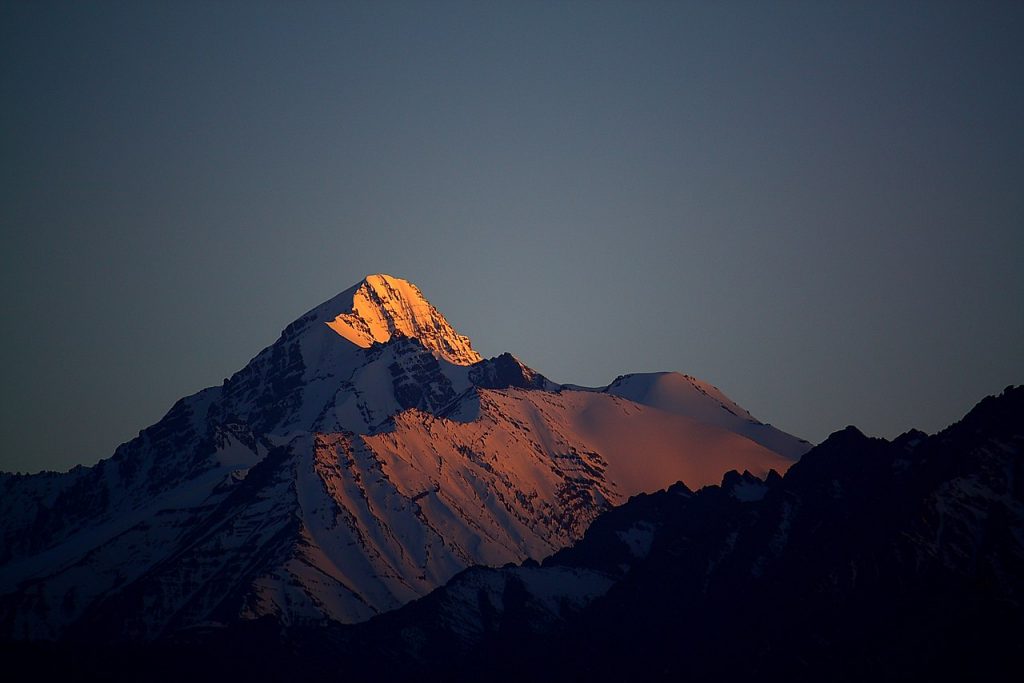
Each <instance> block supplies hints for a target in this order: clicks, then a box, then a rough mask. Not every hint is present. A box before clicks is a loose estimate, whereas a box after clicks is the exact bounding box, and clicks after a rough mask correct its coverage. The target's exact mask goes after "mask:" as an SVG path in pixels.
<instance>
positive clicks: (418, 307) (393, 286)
mask: <svg viewBox="0 0 1024 683" xmlns="http://www.w3.org/2000/svg"><path fill="white" fill-rule="evenodd" d="M349 293H351V297H352V298H351V308H350V309H349V310H348V311H344V312H342V313H339V314H337V315H336V317H335V318H334V319H333V320H330V321H329V322H327V326H328V327H330V328H331V329H332V330H334V331H335V332H337V333H338V334H339V335H341V336H342V337H344V338H345V339H347V340H349V341H350V342H352V343H353V344H356V345H357V346H361V347H363V348H366V347H369V346H370V345H371V344H373V343H374V342H386V341H388V340H389V339H391V337H392V336H394V335H395V334H396V333H397V334H401V335H404V336H406V337H415V338H416V339H418V340H419V341H420V343H422V344H423V346H425V347H426V348H428V349H430V350H431V351H434V352H436V353H437V354H438V355H440V356H441V357H443V358H445V359H446V360H448V361H450V362H452V363H456V364H458V365H471V364H472V363H476V362H477V361H479V360H481V357H480V354H478V353H477V352H476V351H475V350H473V346H472V344H470V341H469V338H468V337H464V336H462V335H461V334H459V333H458V332H456V331H455V329H454V328H453V327H452V326H451V325H450V324H449V323H448V321H447V320H445V318H444V316H443V315H441V313H440V311H438V310H437V309H436V308H434V307H433V306H432V305H431V304H430V302H429V301H427V300H426V299H425V298H424V297H423V293H422V292H420V290H419V288H418V287H416V285H414V284H412V283H411V282H408V281H406V280H403V279H401V278H397V277H392V276H390V275H384V274H382V273H379V274H376V275H368V276H366V277H365V278H363V280H362V281H361V282H360V283H358V284H357V285H356V286H355V287H352V288H351V289H349V290H346V292H345V294H346V295H348V294H349ZM338 299H344V300H347V299H348V297H347V296H345V297H338ZM338 299H336V301H338ZM338 303H339V304H340V303H342V301H338ZM346 303H347V301H346ZM332 313H333V311H332Z"/></svg>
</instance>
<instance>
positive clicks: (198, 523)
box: [0, 275, 792, 639]
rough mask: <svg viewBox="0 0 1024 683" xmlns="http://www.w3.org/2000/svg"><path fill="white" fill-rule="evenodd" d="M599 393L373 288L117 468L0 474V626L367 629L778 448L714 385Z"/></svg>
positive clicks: (206, 399) (303, 326)
mask: <svg viewBox="0 0 1024 683" xmlns="http://www.w3.org/2000/svg"><path fill="white" fill-rule="evenodd" d="M613 394H614V392H612V391H609V392H607V393H595V392H584V391H575V390H572V389H568V388H563V387H561V386H559V385H557V384H554V383H552V382H550V381H549V380H547V379H546V378H544V377H543V376H542V375H540V374H538V373H536V372H535V371H533V370H531V369H530V368H528V367H526V366H525V365H523V364H522V363H520V362H519V361H518V360H516V359H515V358H514V357H513V356H511V355H510V354H503V355H501V356H498V357H496V358H493V359H489V360H481V359H480V356H479V354H477V352H476V351H475V350H473V348H472V345H471V344H470V342H469V340H468V339H467V338H466V337H464V336H462V335H460V334H458V333H457V332H456V331H455V330H454V329H453V328H452V327H451V325H450V324H449V323H448V322H447V321H446V320H445V319H444V317H443V316H442V315H441V314H440V313H439V312H438V311H437V309H435V308H434V307H433V306H432V305H430V304H429V303H428V302H427V301H426V299H424V298H423V296H422V294H421V293H420V291H419V290H418V289H417V288H416V287H415V286H413V285H411V284H410V283H407V282H405V281H403V280H400V279H398V278H393V277H390V276H385V275H377V276H370V277H367V278H366V279H365V280H363V281H361V282H360V283H358V284H357V285H355V286H354V287H352V288H350V289H348V290H346V291H345V292H343V293H342V294H339V295H338V296H337V297H334V298H333V299H331V300H330V301H328V302H325V303H324V304H322V305H320V306H318V307H316V308H314V309H312V310H311V311H309V312H308V313H306V314H305V315H303V316H302V317H300V318H299V319H298V320H296V321H295V322H294V323H292V324H291V325H289V326H288V327H287V328H286V329H285V330H284V331H283V332H282V334H281V336H280V338H279V339H278V340H277V341H276V342H275V343H274V344H273V345H271V346H270V347H268V348H266V349H264V350H263V351H261V352H260V353H259V354H258V355H257V356H256V357H255V358H254V359H253V360H252V361H251V362H250V363H249V364H248V365H247V366H246V367H245V368H243V369H242V370H241V371H239V372H238V373H236V374H235V375H233V376H232V377H231V378H229V379H228V380H226V381H225V382H224V383H223V384H222V385H221V386H219V387H212V388H210V389H205V390H203V391H201V392H198V393H197V394H194V395H193V396H190V397H187V398H184V399H182V400H181V401H179V402H178V403H176V404H175V406H174V407H172V409H171V410H170V411H169V412H168V414H167V415H166V416H165V417H164V418H163V419H162V420H161V421H160V422H158V423H157V424H156V425H153V426H152V427H149V428H147V429H145V430H143V431H142V432H140V435H139V437H137V438H136V439H133V440H132V441H130V442H128V443H126V444H124V445H122V446H121V447H119V448H118V449H117V451H116V452H115V453H114V455H113V457H111V458H110V459H108V460H105V461H101V462H100V463H98V464H97V465H96V466H94V467H90V468H76V469H75V470H72V471H71V472H69V473H66V474H53V473H44V474H39V475H32V476H15V475H7V474H2V475H0V494H2V495H0V514H2V522H0V634H2V635H3V636H5V637H8V638H59V637H74V636H75V635H76V634H77V635H85V634H89V635H90V637H93V636H103V637H129V638H142V639H151V638H156V637H160V636H161V635H165V634H167V633H170V632H174V631H178V630H180V629H186V628H189V627H194V626H197V625H202V624H217V623H219V624H225V623H231V622H234V621H237V620H240V619H242V620H245V619H253V618H257V617H260V616H268V615H269V616H273V617H275V618H277V619H279V620H281V621H283V622H285V623H293V622H304V621H310V620H312V621H319V620H323V619H329V620H334V621H341V622H354V621H361V620H364V619H366V618H368V617H370V616H373V615H374V614H377V613H380V612H383V611H387V610H391V609H394V608H396V607H398V606H400V605H402V604H404V603H406V602H408V601H409V600H412V599H414V598H416V597H419V596H422V595H425V594H426V593H427V592H429V591H430V590H432V589H433V588H436V587H437V586H439V585H441V584H443V583H444V582H445V581H447V580H448V579H449V578H451V577H452V576H453V575H454V574H456V573H457V572H459V571H460V570H462V569H464V568H465V567H467V566H470V565H472V564H491V565H500V564H504V563H507V562H514V561H521V560H523V559H525V558H528V557H534V558H539V557H542V556H545V555H548V554H550V553H551V552H553V551H555V550H557V549H558V548H561V547H564V546H566V545H568V544H569V543H571V542H572V541H573V540H575V539H577V538H579V537H580V536H581V535H582V533H583V532H584V531H585V530H586V528H587V526H588V525H589V523H590V521H591V520H592V519H593V518H594V517H595V516H596V515H597V514H599V513H600V512H601V511H602V510H604V509H606V508H607V507H608V506H610V505H614V504H617V503H620V502H622V501H624V500H625V499H626V498H628V497H629V496H631V495H633V494H636V493H638V492H641V491H653V490H656V489H660V488H663V487H664V486H666V485H668V484H671V483H673V482H675V481H677V480H683V481H686V482H687V483H688V484H689V485H691V486H700V485H702V484H706V483H712V482H715V481H717V480H718V479H719V478H720V477H721V475H722V473H723V472H725V471H727V470H729V469H748V470H750V471H752V472H755V473H758V474H761V475H763V474H765V473H767V472H768V471H769V470H770V469H776V470H778V471H784V470H785V469H786V468H787V467H788V465H789V464H790V463H791V461H792V460H791V457H787V455H788V454H791V451H787V452H786V453H780V452H777V451H776V450H773V449H770V448H766V447H765V446H763V445H761V444H760V443H756V442H755V440H751V437H750V436H749V434H748V433H746V432H749V431H750V424H753V423H750V422H749V421H746V420H740V422H729V421H727V420H726V421H723V420H722V419H720V416H719V415H717V413H716V412H715V411H716V410H717V411H721V412H725V411H722V409H721V407H720V406H721V405H724V401H727V399H724V397H721V396H718V395H704V394H701V396H703V398H701V396H689V397H687V401H688V402H687V411H688V412H687V411H682V410H672V409H671V405H668V404H666V403H664V402H662V404H661V405H645V404H643V403H642V402H637V401H634V400H630V399H629V398H624V397H622V396H617V395H613ZM638 398H640V399H643V400H649V399H648V398H647V396H646V395H643V396H638ZM703 400H706V401H707V402H708V406H709V407H705V406H703V404H702V403H701V401H703ZM729 405H731V406H734V408H733V409H734V410H735V411H736V412H737V413H738V414H740V415H742V414H744V413H742V412H741V411H742V409H739V408H738V406H735V405H734V404H731V402H730V404H729ZM709 414H710V415H712V416H714V417H715V418H718V419H717V420H716V419H708V415H709Z"/></svg>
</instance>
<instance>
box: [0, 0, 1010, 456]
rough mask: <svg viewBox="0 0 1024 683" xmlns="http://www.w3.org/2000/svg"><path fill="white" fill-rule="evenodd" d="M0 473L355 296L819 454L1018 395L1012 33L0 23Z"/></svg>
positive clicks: (681, 26) (115, 437)
mask: <svg viewBox="0 0 1024 683" xmlns="http://www.w3.org/2000/svg"><path fill="white" fill-rule="evenodd" d="M0 100H2V102H3V106H2V107H0V173H2V176H0V181H2V182H0V225H2V231H3V232H2V235H3V242H2V245H3V247H2V249H0V261H2V267H0V277H2V285H3V293H4V315H3V318H2V325H3V328H2V330H0V332H2V335H0V344H2V347H3V357H4V359H5V363H6V370H5V373H4V381H3V385H2V390H0V438H2V444H3V447H2V450H0V469H3V470H16V471H38V470H40V469H66V468H68V467H70V466H72V465H75V464H78V463H83V464H93V463H95V462H96V461H98V460H99V459H101V458H106V457H109V456H110V455H111V454H112V452H113V450H114V448H115V447H116V446H117V445H118V444H119V443H121V442H123V441H126V440H128V439H130V438H132V437H133V436H135V435H136V434H137V433H138V431H139V430H140V429H142V428H144V427H146V426H148V425H150V424H152V423H154V422H155V421H157V420H158V419H159V418H160V417H161V416H162V415H163V414H164V413H165V412H166V411H167V409H169V408H170V406H171V405H172V404H173V403H174V401H175V400H177V399H178V398H181V397H183V396H185V395H188V394H191V393H194V392H195V391H197V390H199V389H201V388H203V387H206V386H210V385H216V384H220V383H221V381H222V380H223V379H224V378H225V377H227V376H229V375H230V374H232V373H233V372H235V371H236V370H239V369H241V368H242V367H243V366H244V365H245V363H246V362H247V361H248V360H249V359H250V358H251V357H252V356H254V355H255V354H256V353H257V352H258V351H260V350H261V349H262V348H263V347H265V346H267V345H268V344H270V343H272V342H273V341H274V340H275V339H276V338H277V336H278V334H279V333H280V331H281V329H282V328H283V327H284V326H285V325H287V324H288V323H289V322H291V321H292V320H294V319H295V318H297V317H298V316H299V315H301V314H302V313H303V312H305V311H307V310H308V309H310V308H313V307H314V306H316V305H317V304H319V303H320V302H322V301H324V300H326V299H328V298H330V297H331V296H333V295H335V294H337V293H338V292H340V291H341V290H344V289H346V288H348V287H349V286H351V285H352V284H354V283H355V282H357V281H358V280H359V279H360V278H362V277H363V276H364V275H367V274H370V273H378V272H383V273H389V274H392V275H395V276H398V277H402V278H405V279H408V280H410V281H412V282H414V283H416V284H417V285H418V286H419V287H420V288H421V289H422V291H423V293H424V294H425V295H426V297H427V298H428V299H429V300H430V301H431V302H432V303H433V304H434V305H435V306H437V307H438V308H439V309H440V310H441V311H442V312H443V313H444V314H445V315H446V317H447V318H448V319H449V321H450V322H451V323H452V324H453V325H454V326H455V328H456V329H458V330H459V331H460V332H461V333H463V334H465V335H468V336H469V337H470V338H471V339H472V340H473V343H474V346H475V347H476V348H477V349H478V350H479V351H480V352H481V353H482V354H483V355H485V356H493V355H496V354H499V353H501V352H503V351H511V352H512V353H514V354H515V355H516V356H517V357H519V358H520V359H521V360H522V361H523V362H525V363H526V364H528V365H530V366H531V367H533V368H535V369H537V370H538V371H540V372H542V373H544V374H545V375H547V376H549V377H550V378H551V379H553V380H555V381H559V382H573V383H577V384H587V385H604V384H607V383H608V382H610V381H611V380H612V379H614V378H615V376H616V375H618V374H622V373H627V372H640V371H657V370H677V371H680V372H685V373H688V374H691V375H694V376H696V377H699V378H701V379H704V380H706V381H708V382H711V383H712V384H714V385H716V386H718V387H720V388H721V389H722V390H723V391H724V392H725V393H726V394H728V395H729V396H730V397H731V398H732V399H734V400H735V401H737V402H738V403H740V404H741V405H742V406H744V407H745V408H747V409H749V410H750V411H751V412H752V413H753V414H754V415H755V416H756V417H758V418H760V419H761V420H764V421H767V422H771V423H772V424H774V425H776V426H777V427H779V428H781V429H784V430H786V431H788V432H791V433H793V434H795V435H797V436H800V437H802V438H805V439H808V440H810V441H813V442H818V441H820V440H822V439H824V438H825V437H826V436H827V435H828V434H829V433H830V432H832V431H835V430H837V429H841V428H842V427H844V426H846V425H847V424H855V425H857V426H858V427H860V428H861V429H862V430H863V431H864V432H866V433H868V434H871V435H878V436H885V437H893V436H895V435H897V434H899V433H901V432H903V431H905V430H906V429H908V428H911V427H917V428H920V429H923V430H926V431H929V432H931V431H935V430H938V429H940V428H942V427H944V426H946V425H947V424H949V423H950V422H953V421H954V420H956V419H958V418H959V417H960V416H962V415H963V414H964V413H965V412H966V411H967V410H968V409H969V408H970V407H971V406H972V405H973V404H974V403H976V402H977V401H978V400H979V399H981V398H982V397H983V396H985V395H987V394H992V393H997V392H999V391H1000V390H1001V389H1002V388H1003V387H1004V386H1006V385H1008V384H1015V383H1022V382H1024V268H1022V266H1024V125H1022V122H1024V3H1021V2H1006V3H991V2H967V1H964V2H954V3H943V2H937V1H928V2H878V3H872V2H845V3H831V2H821V1H817V0H816V1H813V2H798V3H791V2H777V3H771V2H749V3H748V2H678V3H661V2H658V3H654V2H651V3H645V2H635V3H610V2H609V3H606V2H578V3H577V2H538V3H530V2H525V3H524V2H515V3H496V2H466V3H443V2H414V3H398V2H374V3H370V2H367V3H344V2H337V3H313V2H300V3H285V2H281V3H257V2H238V3H234V2H203V3H200V2H167V3H160V2H126V3H115V2H103V3H81V2H75V3H67V4H65V3H36V2H31V3H30V2H9V1H6V0H4V1H3V2H0Z"/></svg>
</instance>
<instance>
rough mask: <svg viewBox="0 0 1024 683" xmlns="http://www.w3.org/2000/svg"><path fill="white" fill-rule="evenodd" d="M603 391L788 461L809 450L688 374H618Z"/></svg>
mask: <svg viewBox="0 0 1024 683" xmlns="http://www.w3.org/2000/svg"><path fill="white" fill-rule="evenodd" d="M603 391H605V392H606V393H609V394H613V395H615V396H622V397H623V398H628V399H629V400H631V401H635V402H637V403H641V404H643V405H646V406H653V407H655V408H658V409H660V410H665V411H667V412H670V413H674V414H677V415H687V416H689V417H692V418H694V419H696V420H699V421H701V422H706V423H708V424H713V425H718V426H719V427H724V428H725V429H728V430H730V431H733V432H736V433H737V434H742V435H743V436H745V437H747V438H748V439H750V440H751V441H754V442H756V443H759V444H761V445H762V446H764V447H765V448H769V449H771V450H773V451H775V452H776V453H781V454H782V455H784V456H786V457H789V458H794V459H796V458H799V457H800V456H801V455H803V454H804V453H806V452H807V451H808V450H810V448H811V444H809V443H808V442H806V441H804V440H803V439H797V438H796V437H793V436H791V435H790V434H787V433H785V432H783V431H780V430H778V429H776V428H775V427H772V426H771V425H768V424H764V423H763V422H759V421H758V420H756V419H755V418H754V416H753V415H751V414H750V413H748V412H747V411H746V410H744V409H743V408H741V407H740V406H739V405H737V404H736V403H735V402H733V401H732V400H730V399H729V398H728V397H727V396H726V395H725V394H723V393H722V392H721V391H720V390H719V389H718V388H717V387H714V386H712V385H710V384H708V383H707V382H702V381H701V380H699V379H697V378H695V377H691V376H689V375H682V374H680V373H678V372H653V373H638V374H632V375H622V376H620V377H617V378H615V381H614V382H612V383H611V384H609V385H608V386H607V387H605V388H604V389H603Z"/></svg>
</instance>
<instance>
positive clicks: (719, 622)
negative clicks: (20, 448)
mask: <svg viewBox="0 0 1024 683" xmlns="http://www.w3.org/2000/svg"><path fill="white" fill-rule="evenodd" d="M1022 447H1024V387H1016V388H1008V389H1006V390H1005V391H1004V392H1003V394H1002V395H1000V396H998V397H989V398H986V399H985V400H983V401H982V402H981V403H980V404H978V405H977V406H976V407H975V408H974V409H973V410H972V411H971V412H970V413H969V414H968V415H967V416H966V417H965V418H964V419H963V420H961V421H960V422H958V423H956V424H954V425H953V426H951V427H949V428H947V429H946V430H944V431H942V432H940V433H938V434H936V435H933V436H927V435H925V434H923V433H920V432H916V431H912V432H908V433H907V434H904V435H902V436H900V437H899V438H897V439H895V440H894V441H891V442H890V441H885V440H882V439H872V438H868V437H866V436H864V435H863V434H861V433H860V432H859V431H857V430H856V429H854V428H852V427H849V428H847V429H845V430H843V431H841V432H837V433H835V434H833V435H832V436H831V437H830V438H829V439H828V440H827V441H826V442H824V443H823V444H821V445H820V446H818V447H816V448H814V449H813V450H811V451H810V452H809V453H807V454H806V455H805V456H804V457H803V459H802V460H801V461H800V462H799V463H797V464H796V465H794V466H793V467H792V468H791V469H790V470H789V472H788V473H787V474H786V475H785V476H784V477H780V476H776V475H770V476H769V477H768V479H767V480H766V481H761V480H758V479H756V478H754V477H752V476H749V475H746V474H743V475H740V474H736V473H730V474H728V475H726V477H725V480H724V481H723V483H722V485H721V486H714V487H707V488H704V489H701V490H700V491H697V492H692V491H690V490H688V489H687V488H686V487H684V486H682V485H676V486H674V487H671V488H669V489H668V490H667V491H663V492H660V493H655V494H651V495H641V496H637V497H634V498H632V499H630V500H629V502H627V503H626V504H624V505H622V506H620V507H618V508H615V509H613V510H611V511H609V512H607V513H605V514H603V515H602V516H600V517H598V518H597V520H596V521H595V522H594V523H593V525H592V526H591V527H590V529H589V530H588V531H587V533H586V535H585V537H584V538H583V539H582V540H581V541H580V542H578V543H577V544H576V545H575V546H574V547H571V548H569V549H566V550H563V551H561V552H558V553H556V554H555V555H553V556H551V557H550V558H548V559H547V560H545V561H544V562H543V564H541V565H537V564H536V563H529V562H528V563H525V564H523V565H518V566H511V565H510V566H507V567H505V568H502V569H486V568H471V569H468V570H466V571H464V572H462V573H460V574H459V575H457V576H456V577H455V578H454V579H452V580H451V581H450V582H449V583H448V584H446V585H445V586H444V587H442V588H440V589H438V590H436V591H434V592H433V593H431V594H430V595H428V596H427V597H425V598H423V599H421V600H418V601H415V602H413V603H411V604H409V605H407V606H405V607H403V608H401V609H399V610H397V611H394V612H391V613H388V614H384V615H382V616H380V617H377V618H375V619H373V620H371V621H369V622H367V623H364V624H360V625H357V626H349V627H342V626H324V627H323V628H309V627H304V628H302V629H292V630H283V629H281V628H279V627H278V626H277V625H276V624H275V623H273V622H271V621H268V620H264V621H261V622H257V623H254V624H250V625H247V626H244V627H238V628H232V629H227V630H219V631H207V632H199V631H196V632H194V633H192V634H190V635H185V636H182V635H179V636H178V638H177V640H175V641H174V642H164V643H158V644H153V645H148V646H144V649H140V647H139V646H131V647H128V646H125V647H124V648H118V647H117V646H105V647H103V648H97V649H89V648H87V647H82V646H78V647H76V648H74V649H71V648H68V647H66V646H49V647H43V646H38V645H37V646H29V647H30V648H31V649H26V646H23V645H20V646H13V647H8V648H7V651H6V652H5V653H4V655H5V659H6V660H7V661H8V662H11V663H15V662H16V663H17V665H18V666H21V667H28V669H29V670H31V671H33V672H35V673H42V675H44V676H51V675H56V674H60V675H64V676H65V677H66V678H65V680H84V679H87V676H86V672H96V671H100V670H103V671H104V672H105V673H106V675H109V676H110V677H111V679H123V680H143V679H146V680H163V679H166V680H172V679H173V680H188V679H191V680H223V679H224V677H225V676H231V677H233V678H236V679H238V678H241V679H242V680H246V679H248V680H300V679H305V680H371V679H372V680H416V681H431V680H474V681H476V680H521V681H532V680H553V681H574V680H587V681H592V680H687V681H711V680H715V681H722V680H727V681H728V680H744V681H747V680H787V681H794V680H838V681H862V680H872V681H874V680H956V677H962V678H963V679H965V680H1011V679H1012V680H1016V679H1017V674H1016V673H1015V672H1016V670H1017V669H1019V667H1020V662H1021V661H1022V660H1021V657H1022V655H1024V618H1022V616H1024V611H1022V607H1021V603H1022V597H1024V456H1022ZM75 674H77V675H78V676H79V677H78V678H76V676H75ZM90 675H93V674H90Z"/></svg>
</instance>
